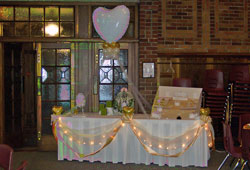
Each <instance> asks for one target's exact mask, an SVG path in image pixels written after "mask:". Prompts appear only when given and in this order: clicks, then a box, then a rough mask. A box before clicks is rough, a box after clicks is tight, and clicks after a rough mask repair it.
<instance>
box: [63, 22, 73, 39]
mask: <svg viewBox="0 0 250 170" xmlns="http://www.w3.org/2000/svg"><path fill="white" fill-rule="evenodd" d="M60 37H74V22H61V25H60Z"/></svg>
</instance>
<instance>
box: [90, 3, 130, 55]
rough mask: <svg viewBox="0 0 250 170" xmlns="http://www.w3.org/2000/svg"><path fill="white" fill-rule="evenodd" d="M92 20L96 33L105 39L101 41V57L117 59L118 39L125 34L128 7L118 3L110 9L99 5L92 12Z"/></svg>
mask: <svg viewBox="0 0 250 170" xmlns="http://www.w3.org/2000/svg"><path fill="white" fill-rule="evenodd" d="M92 17H93V22H94V27H95V29H96V31H97V33H98V34H99V35H100V36H101V38H102V39H103V40H104V41H105V43H103V58H104V60H108V59H116V60H117V59H118V58H119V53H120V44H119V43H117V41H118V40H120V39H121V38H122V36H123V35H124V34H125V32H126V30H127V28H128V24H129V19H130V12H129V9H128V8H127V7H126V6H124V5H119V6H117V7H115V8H114V9H112V10H109V9H106V8H103V7H99V8H97V9H95V10H94V12H93V16H92Z"/></svg>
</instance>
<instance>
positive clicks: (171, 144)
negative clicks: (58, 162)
mask: <svg viewBox="0 0 250 170" xmlns="http://www.w3.org/2000/svg"><path fill="white" fill-rule="evenodd" d="M197 122H199V123H196V124H194V125H192V126H191V127H190V128H187V130H186V131H185V132H183V133H182V134H180V135H177V136H166V137H164V136H163V137H158V136H153V135H152V134H150V133H149V132H148V131H147V129H145V128H144V127H143V126H142V125H140V124H139V123H138V122H137V121H136V120H134V119H132V120H129V121H128V122H124V121H122V120H118V121H116V122H114V123H111V124H108V125H105V126H102V127H98V128H94V129H85V130H84V132H83V130H75V129H72V128H70V127H68V125H67V124H65V123H63V121H62V117H59V118H58V119H57V121H54V122H53V123H55V124H56V126H57V137H59V138H58V140H60V141H61V142H62V143H64V144H65V145H67V146H68V147H69V149H70V150H71V151H72V152H73V153H74V154H75V155H77V156H78V157H80V158H83V157H86V156H89V155H93V154H95V153H98V152H99V151H101V150H102V149H103V148H105V147H106V146H107V145H108V144H110V143H111V142H112V141H113V140H115V137H116V135H117V133H118V132H119V130H120V128H124V127H126V126H129V127H130V129H131V130H132V132H133V133H134V135H135V136H136V137H137V139H138V140H139V142H140V143H141V145H142V146H143V148H144V149H145V150H146V151H147V152H149V153H150V154H152V155H159V156H167V157H177V156H180V155H182V154H183V153H184V152H185V151H186V150H188V148H189V147H191V146H192V144H193V143H194V142H195V141H196V139H197V138H198V137H199V136H200V134H201V132H202V130H203V129H204V130H205V131H206V134H207V140H208V147H212V146H213V145H214V138H213V133H212V130H211V128H212V126H211V125H210V124H209V123H208V122H203V121H197ZM95 131H99V132H100V133H94V134H93V132H95ZM91 132H92V134H91ZM82 145H83V146H86V147H93V148H92V149H90V150H91V151H92V152H91V153H88V154H86V153H85V154H84V153H80V151H79V149H77V148H79V146H82ZM83 150H84V149H83ZM93 150H95V151H93ZM82 152H83V151H82Z"/></svg>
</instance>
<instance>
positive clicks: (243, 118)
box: [239, 114, 250, 169]
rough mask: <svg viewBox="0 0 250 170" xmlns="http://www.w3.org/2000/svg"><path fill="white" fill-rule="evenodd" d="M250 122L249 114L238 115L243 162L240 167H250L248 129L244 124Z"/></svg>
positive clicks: (249, 137) (249, 134)
mask: <svg viewBox="0 0 250 170" xmlns="http://www.w3.org/2000/svg"><path fill="white" fill-rule="evenodd" d="M249 123H250V114H244V115H240V123H239V124H240V126H239V129H241V130H240V131H239V136H241V138H240V140H241V143H242V159H243V160H244V163H243V165H242V169H244V167H245V166H247V168H248V169H250V166H249V161H250V142H249V141H250V130H249V129H245V128H244V126H246V124H249Z"/></svg>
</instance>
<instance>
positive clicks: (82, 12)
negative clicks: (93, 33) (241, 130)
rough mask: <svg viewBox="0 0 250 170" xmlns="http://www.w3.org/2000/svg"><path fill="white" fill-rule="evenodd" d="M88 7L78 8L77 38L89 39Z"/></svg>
mask: <svg viewBox="0 0 250 170" xmlns="http://www.w3.org/2000/svg"><path fill="white" fill-rule="evenodd" d="M89 8H90V7H89V6H79V8H78V11H79V16H78V20H79V38H90V37H89V35H88V34H89V31H88V30H89V19H90V17H89V15H90V14H89Z"/></svg>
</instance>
